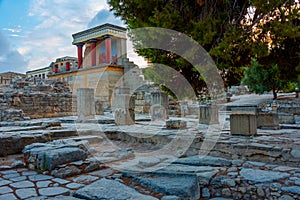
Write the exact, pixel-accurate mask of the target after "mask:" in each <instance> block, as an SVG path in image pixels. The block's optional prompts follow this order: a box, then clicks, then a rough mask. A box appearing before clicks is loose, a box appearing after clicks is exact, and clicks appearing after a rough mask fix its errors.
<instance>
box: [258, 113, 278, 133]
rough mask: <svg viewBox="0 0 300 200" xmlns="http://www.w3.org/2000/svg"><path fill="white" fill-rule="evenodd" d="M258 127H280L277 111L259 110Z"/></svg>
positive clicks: (274, 128)
mask: <svg viewBox="0 0 300 200" xmlns="http://www.w3.org/2000/svg"><path fill="white" fill-rule="evenodd" d="M257 127H258V128H261V129H273V130H276V129H280V127H279V118H278V114H277V113H273V112H259V113H258V115H257Z"/></svg>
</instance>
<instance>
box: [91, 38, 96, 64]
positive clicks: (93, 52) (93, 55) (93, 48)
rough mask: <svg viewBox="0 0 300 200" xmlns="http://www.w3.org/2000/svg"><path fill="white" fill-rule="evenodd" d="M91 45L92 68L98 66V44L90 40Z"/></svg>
mask: <svg viewBox="0 0 300 200" xmlns="http://www.w3.org/2000/svg"><path fill="white" fill-rule="evenodd" d="M90 44H91V52H90V53H91V64H92V66H95V65H96V44H97V40H95V39H92V40H90Z"/></svg>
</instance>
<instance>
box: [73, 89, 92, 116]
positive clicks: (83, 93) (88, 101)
mask: <svg viewBox="0 0 300 200" xmlns="http://www.w3.org/2000/svg"><path fill="white" fill-rule="evenodd" d="M76 93H77V114H78V120H79V121H81V120H83V121H84V120H87V119H93V118H95V114H96V112H95V99H94V89H92V88H78V89H77V91H76Z"/></svg>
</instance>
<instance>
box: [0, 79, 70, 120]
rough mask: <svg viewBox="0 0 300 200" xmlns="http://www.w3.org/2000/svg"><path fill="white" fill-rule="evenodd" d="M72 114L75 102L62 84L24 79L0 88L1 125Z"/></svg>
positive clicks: (67, 87)
mask: <svg viewBox="0 0 300 200" xmlns="http://www.w3.org/2000/svg"><path fill="white" fill-rule="evenodd" d="M73 111H76V98H75V97H73V95H72V93H71V89H70V87H69V86H68V85H67V83H65V82H62V81H57V80H54V79H48V80H43V79H36V78H26V79H17V80H14V81H13V83H12V84H11V85H6V86H2V87H1V86H0V116H1V117H0V121H10V120H13V121H17V120H25V119H28V117H29V118H45V117H60V116H70V115H73V114H74V112H73Z"/></svg>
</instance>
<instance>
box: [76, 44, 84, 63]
mask: <svg viewBox="0 0 300 200" xmlns="http://www.w3.org/2000/svg"><path fill="white" fill-rule="evenodd" d="M83 45H84V43H78V44H76V46H77V57H78V68H82V60H83V59H82V47H83Z"/></svg>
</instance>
